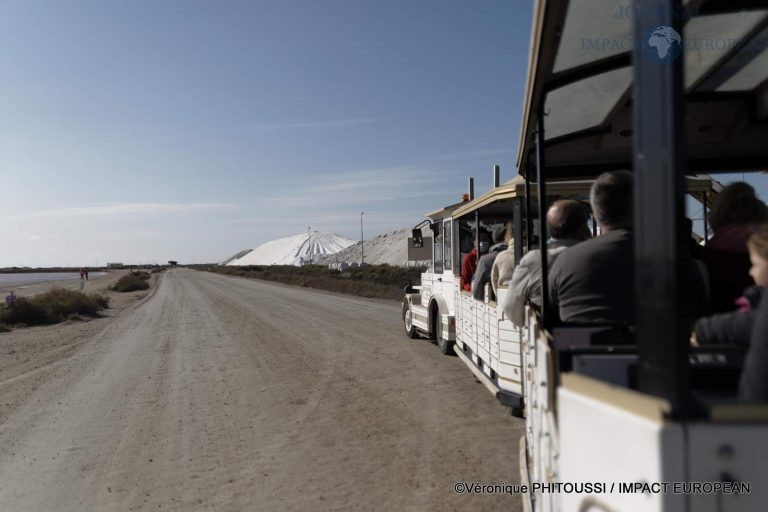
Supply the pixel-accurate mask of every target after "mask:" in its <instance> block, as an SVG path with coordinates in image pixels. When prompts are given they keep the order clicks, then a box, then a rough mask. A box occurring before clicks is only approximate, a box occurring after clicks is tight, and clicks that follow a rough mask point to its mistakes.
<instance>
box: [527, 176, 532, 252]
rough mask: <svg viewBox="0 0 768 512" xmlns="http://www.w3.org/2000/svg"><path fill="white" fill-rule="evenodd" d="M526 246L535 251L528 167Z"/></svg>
mask: <svg viewBox="0 0 768 512" xmlns="http://www.w3.org/2000/svg"><path fill="white" fill-rule="evenodd" d="M525 245H526V249H527V250H528V251H530V250H531V249H533V217H532V216H531V175H530V172H529V171H528V165H527V164H526V166H525Z"/></svg>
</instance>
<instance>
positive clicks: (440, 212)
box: [424, 201, 467, 220]
mask: <svg viewBox="0 0 768 512" xmlns="http://www.w3.org/2000/svg"><path fill="white" fill-rule="evenodd" d="M464 204H467V201H465V202H463V203H455V204H452V205H450V206H445V207H443V208H438V209H437V210H435V211H432V212H429V213H427V214H426V215H424V216H425V217H426V218H428V219H430V220H440V219H444V218H446V217H450V216H451V214H452V213H453V212H454V210H456V208H458V207H460V206H461V205H464Z"/></svg>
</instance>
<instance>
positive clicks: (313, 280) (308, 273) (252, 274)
mask: <svg viewBox="0 0 768 512" xmlns="http://www.w3.org/2000/svg"><path fill="white" fill-rule="evenodd" d="M192 268H195V269H196V270H205V271H208V272H216V273H217V274H224V275H228V276H236V277H246V278H250V279H262V280H264V281H274V282H277V283H283V284H289V285H293V286H302V287H305V288H317V289H320V290H327V291H331V292H337V293H344V294H347V295H357V296H359V297H368V298H379V299H391V300H400V299H402V298H403V289H404V288H405V285H406V284H407V282H408V281H409V280H410V281H411V282H413V283H414V284H417V283H418V282H419V280H420V279H421V273H422V272H423V271H424V270H423V269H421V268H404V267H395V266H391V265H386V264H385V265H367V266H365V267H362V268H355V269H351V270H349V271H347V272H341V271H339V270H334V269H330V268H327V267H325V266H322V265H305V266H303V267H294V266H291V265H264V266H261V265H252V266H244V267H230V266H219V265H196V266H194V267H192Z"/></svg>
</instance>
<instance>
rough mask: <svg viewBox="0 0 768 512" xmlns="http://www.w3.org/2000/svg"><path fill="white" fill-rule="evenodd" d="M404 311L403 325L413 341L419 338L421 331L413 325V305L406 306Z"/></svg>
mask: <svg viewBox="0 0 768 512" xmlns="http://www.w3.org/2000/svg"><path fill="white" fill-rule="evenodd" d="M404 309H405V311H403V325H404V326H405V334H406V336H408V337H409V338H411V339H416V338H418V337H419V331H417V330H416V327H414V325H413V311H412V310H411V305H410V304H408V305H406V306H405V308H404Z"/></svg>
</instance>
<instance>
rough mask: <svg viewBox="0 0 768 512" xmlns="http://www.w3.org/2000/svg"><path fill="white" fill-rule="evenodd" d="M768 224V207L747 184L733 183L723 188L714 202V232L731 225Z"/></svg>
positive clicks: (710, 216) (712, 217)
mask: <svg viewBox="0 0 768 512" xmlns="http://www.w3.org/2000/svg"><path fill="white" fill-rule="evenodd" d="M761 222H768V206H766V205H765V203H764V202H762V201H761V200H760V199H758V198H757V195H756V194H755V189H754V188H752V186H751V185H749V184H747V183H741V182H737V183H731V184H730V185H727V186H726V187H724V188H723V190H722V191H721V192H720V193H719V194H718V195H717V197H716V198H715V200H714V201H713V202H712V209H711V210H710V212H709V224H710V225H711V226H712V229H713V230H714V231H717V230H718V229H720V228H722V227H723V226H728V225H730V224H758V223H761Z"/></svg>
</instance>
